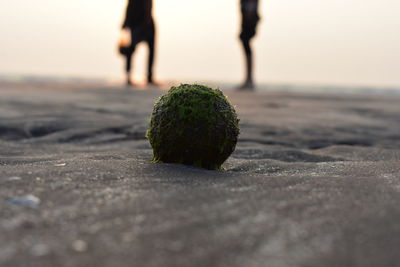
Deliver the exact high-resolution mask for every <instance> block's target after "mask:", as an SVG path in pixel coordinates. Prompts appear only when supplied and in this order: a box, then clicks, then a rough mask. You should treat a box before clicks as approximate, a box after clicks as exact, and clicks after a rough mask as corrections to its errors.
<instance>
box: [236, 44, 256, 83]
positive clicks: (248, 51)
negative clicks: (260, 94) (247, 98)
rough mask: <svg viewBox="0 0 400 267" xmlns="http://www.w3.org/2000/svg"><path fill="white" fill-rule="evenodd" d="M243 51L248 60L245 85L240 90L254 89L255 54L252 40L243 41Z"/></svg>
mask: <svg viewBox="0 0 400 267" xmlns="http://www.w3.org/2000/svg"><path fill="white" fill-rule="evenodd" d="M242 45H243V50H244V54H245V60H246V79H245V81H244V83H243V84H242V85H241V86H239V89H242V90H243V89H254V81H253V53H252V50H251V46H250V40H242Z"/></svg>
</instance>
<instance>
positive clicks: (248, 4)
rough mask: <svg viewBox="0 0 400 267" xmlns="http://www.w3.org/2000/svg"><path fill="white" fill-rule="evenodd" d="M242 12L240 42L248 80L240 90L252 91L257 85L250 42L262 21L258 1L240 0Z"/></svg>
mask: <svg viewBox="0 0 400 267" xmlns="http://www.w3.org/2000/svg"><path fill="white" fill-rule="evenodd" d="M240 11H241V14H242V31H241V33H240V40H241V43H242V45H243V50H244V54H245V59H246V79H245V81H244V82H243V84H242V85H240V86H239V88H238V89H240V90H252V89H254V87H255V85H254V79H253V52H252V49H251V46H250V41H251V39H252V38H253V37H254V36H255V35H256V27H257V24H258V21H259V20H260V16H259V15H258V0H240Z"/></svg>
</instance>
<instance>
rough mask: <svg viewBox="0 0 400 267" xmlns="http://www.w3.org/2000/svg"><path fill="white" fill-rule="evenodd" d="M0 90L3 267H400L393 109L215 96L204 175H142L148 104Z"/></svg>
mask: <svg viewBox="0 0 400 267" xmlns="http://www.w3.org/2000/svg"><path fill="white" fill-rule="evenodd" d="M0 87H1V89H0V240H1V242H0V266H43V267H47V266H48V267H50V266H71V267H72V266H82V267H83V266H140V267H142V266H171V267H177V266H199V267H204V266H209V267H214V266H221V267H225V266H226V267H236V266H237V267H242V266H269V267H270V266H362V267H365V266H391V267H392V266H398V265H400V256H399V252H398V251H399V247H400V224H399V221H400V164H399V163H400V104H399V103H400V96H396V95H385V94H330V93H299V92H298V93H294V92H291V93H290V92H279V91H266V92H260V91H258V92H256V93H239V92H234V91H232V90H226V91H225V92H226V94H227V95H228V96H229V98H230V100H231V101H232V102H233V104H234V105H236V107H237V111H238V114H239V117H240V118H241V136H240V141H239V143H238V145H237V149H236V151H235V153H234V154H233V155H232V157H231V158H230V159H229V160H228V161H227V162H226V163H225V164H224V168H225V169H226V170H225V171H207V170H202V169H197V168H191V167H187V166H180V165H173V164H153V163H150V162H149V159H150V158H151V155H152V152H151V149H150V146H149V144H148V142H147V140H146V139H145V137H144V134H145V131H146V127H147V120H148V117H149V115H150V112H151V109H152V105H153V103H154V101H155V100H156V99H157V98H158V97H159V96H160V95H161V94H162V93H163V92H162V91H160V90H157V89H150V90H147V91H136V90H126V89H123V88H90V89H79V86H70V87H71V88H72V87H74V88H73V89H71V88H70V87H69V86H67V85H64V86H57V85H51V84H50V85H49V84H47V85H45V84H41V85H36V86H33V85H29V84H28V85H13V84H3V85H2V86H0ZM55 88H57V89H55ZM222 89H224V88H222ZM26 196H28V197H26ZM21 197H22V199H21ZM39 200H40V201H39Z"/></svg>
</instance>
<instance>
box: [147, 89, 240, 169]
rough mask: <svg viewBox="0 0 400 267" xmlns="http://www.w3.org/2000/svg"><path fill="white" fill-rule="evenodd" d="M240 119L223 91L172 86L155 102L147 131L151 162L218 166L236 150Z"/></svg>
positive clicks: (212, 167) (219, 167) (217, 167)
mask: <svg viewBox="0 0 400 267" xmlns="http://www.w3.org/2000/svg"><path fill="white" fill-rule="evenodd" d="M238 135H239V120H238V118H237V115H236V112H235V109H234V108H233V106H232V105H231V104H230V103H229V101H228V100H227V98H226V97H225V96H224V94H223V93H222V92H221V91H220V90H218V89H213V88H210V87H207V86H203V85H198V84H194V85H189V84H182V85H180V86H178V87H172V88H171V89H170V90H169V91H168V93H167V94H166V95H164V96H162V97H161V98H160V99H159V100H158V102H157V103H156V104H155V106H154V109H153V113H152V116H151V119H150V123H149V129H148V130H147V134H146V136H147V138H148V139H149V141H150V144H151V146H152V148H153V161H154V162H165V163H181V164H186V165H193V166H197V167H201V168H205V169H211V170H217V169H221V165H222V164H223V163H224V162H225V160H226V159H228V157H229V156H230V155H231V154H232V152H233V151H234V150H235V147H236V143H237V139H238Z"/></svg>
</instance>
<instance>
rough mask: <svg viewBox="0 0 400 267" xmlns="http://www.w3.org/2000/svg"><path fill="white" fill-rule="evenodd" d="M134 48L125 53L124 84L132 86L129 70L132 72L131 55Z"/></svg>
mask: <svg viewBox="0 0 400 267" xmlns="http://www.w3.org/2000/svg"><path fill="white" fill-rule="evenodd" d="M133 51H134V49H133V50H132V49H131V50H130V51H129V52H128V54H127V55H126V67H125V71H126V85H127V86H132V80H131V72H132V55H133Z"/></svg>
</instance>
